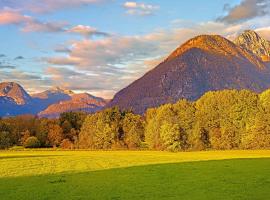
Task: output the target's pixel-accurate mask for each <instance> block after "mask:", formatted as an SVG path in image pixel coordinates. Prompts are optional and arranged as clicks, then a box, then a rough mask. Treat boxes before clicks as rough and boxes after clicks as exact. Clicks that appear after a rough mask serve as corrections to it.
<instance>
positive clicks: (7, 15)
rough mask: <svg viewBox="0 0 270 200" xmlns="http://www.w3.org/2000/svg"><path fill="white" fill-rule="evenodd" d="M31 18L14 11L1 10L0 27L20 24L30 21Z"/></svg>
mask: <svg viewBox="0 0 270 200" xmlns="http://www.w3.org/2000/svg"><path fill="white" fill-rule="evenodd" d="M31 20H32V18H31V17H29V16H27V15H22V14H21V13H20V12H18V11H16V10H6V9H4V10H1V11H0V25H7V24H22V23H25V22H28V21H31Z"/></svg>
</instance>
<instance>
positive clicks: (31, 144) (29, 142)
mask: <svg viewBox="0 0 270 200" xmlns="http://www.w3.org/2000/svg"><path fill="white" fill-rule="evenodd" d="M24 147H25V148H38V147H40V141H39V140H38V139H37V138H36V137H29V138H27V139H26V141H25V143H24Z"/></svg>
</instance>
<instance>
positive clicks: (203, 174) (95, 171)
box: [0, 150, 270, 200]
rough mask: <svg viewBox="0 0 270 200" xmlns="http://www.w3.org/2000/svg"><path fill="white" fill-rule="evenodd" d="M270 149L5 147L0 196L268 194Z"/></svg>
mask: <svg viewBox="0 0 270 200" xmlns="http://www.w3.org/2000/svg"><path fill="white" fill-rule="evenodd" d="M269 166H270V151H267V150H265V151H263V150H260V151H208V152H180V153H168V152H156V151H49V150H48V151H46V150H35V151H32V150H26V151H0V199H1V200H2V199H3V200H6V199H7V200H9V199H20V200H21V199H35V200H39V199H44V200H45V199H97V200H100V199H147V200H148V199H153V200H157V199H187V200H192V199H244V200H248V199H250V200H251V199H252V200H254V199H268V198H269V196H270V190H269V188H270V170H269Z"/></svg>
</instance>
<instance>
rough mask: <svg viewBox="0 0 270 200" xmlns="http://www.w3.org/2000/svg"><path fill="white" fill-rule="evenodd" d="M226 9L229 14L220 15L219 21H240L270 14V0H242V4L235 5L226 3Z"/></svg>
mask: <svg viewBox="0 0 270 200" xmlns="http://www.w3.org/2000/svg"><path fill="white" fill-rule="evenodd" d="M224 10H225V11H226V12H227V14H226V15H225V16H222V17H219V18H218V21H222V22H226V23H238V22H242V21H245V20H249V19H252V18H255V17H261V16H264V15H267V14H269V13H270V0H242V1H241V3H240V4H238V5H236V6H234V7H231V6H230V5H229V4H226V5H225V6H224Z"/></svg>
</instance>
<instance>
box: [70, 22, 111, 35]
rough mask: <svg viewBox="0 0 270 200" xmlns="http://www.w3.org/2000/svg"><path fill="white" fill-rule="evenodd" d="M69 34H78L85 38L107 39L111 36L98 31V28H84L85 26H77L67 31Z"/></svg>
mask: <svg viewBox="0 0 270 200" xmlns="http://www.w3.org/2000/svg"><path fill="white" fill-rule="evenodd" d="M67 32H69V33H77V34H81V35H82V36H84V37H89V36H102V37H107V36H109V34H108V33H105V32H101V31H98V30H97V29H96V28H94V27H91V26H84V25H77V26H74V27H72V28H70V29H69V30H67Z"/></svg>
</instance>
